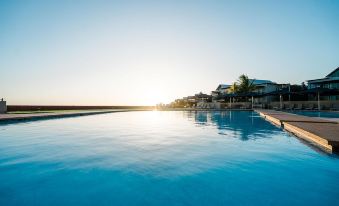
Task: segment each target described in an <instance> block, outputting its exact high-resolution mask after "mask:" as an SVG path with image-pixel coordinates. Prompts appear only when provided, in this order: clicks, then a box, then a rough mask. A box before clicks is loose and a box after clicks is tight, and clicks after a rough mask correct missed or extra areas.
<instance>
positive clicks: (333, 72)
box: [326, 67, 339, 77]
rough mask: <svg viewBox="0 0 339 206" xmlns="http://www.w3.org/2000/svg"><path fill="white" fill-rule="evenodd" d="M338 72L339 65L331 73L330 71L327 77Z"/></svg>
mask: <svg viewBox="0 0 339 206" xmlns="http://www.w3.org/2000/svg"><path fill="white" fill-rule="evenodd" d="M336 72H339V67H338V68H336V69H335V70H333V71H332V72H331V73H329V74H328V75H327V76H326V77H331V76H332V75H333V74H335V73H336Z"/></svg>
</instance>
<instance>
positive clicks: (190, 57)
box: [0, 0, 339, 105]
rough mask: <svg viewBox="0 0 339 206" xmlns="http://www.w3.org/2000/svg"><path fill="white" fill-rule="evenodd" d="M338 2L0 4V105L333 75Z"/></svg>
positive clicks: (159, 95)
mask: <svg viewBox="0 0 339 206" xmlns="http://www.w3.org/2000/svg"><path fill="white" fill-rule="evenodd" d="M338 11H339V1H334V0H332V1H326V0H318V1H312V0H305V1H301V0H293V1H273V0H272V1H252V0H248V1H236V0H234V1H213V0H212V1H198V0H192V1H185V0H179V1H142V0H138V1H94V0H93V1H80V0H74V1H60V0H58V1H49V0H48V1H29V0H23V1H15V0H8V1H6V0H2V1H0V98H1V97H4V98H6V99H7V100H8V102H9V104H63V105H69V104H75V105H93V104H94V105H148V104H155V103H157V102H165V103H166V102H169V101H171V100H173V99H175V98H177V97H182V96H187V95H191V94H194V93H197V92H200V91H203V92H207V93H209V92H210V91H211V90H213V89H215V88H216V86H217V85H218V84H219V83H232V82H233V81H235V80H236V79H237V77H238V76H239V75H240V74H242V73H245V74H247V75H249V76H250V77H251V78H257V79H269V80H272V81H276V82H281V83H286V82H291V83H301V82H302V81H305V80H307V79H313V78H321V77H323V76H325V75H326V74H327V73H329V72H330V71H331V70H333V69H334V68H336V67H338V66H339V12H338Z"/></svg>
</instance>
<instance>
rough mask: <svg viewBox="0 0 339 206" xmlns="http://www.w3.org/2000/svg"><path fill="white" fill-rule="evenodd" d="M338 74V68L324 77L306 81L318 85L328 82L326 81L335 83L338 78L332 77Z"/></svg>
mask: <svg viewBox="0 0 339 206" xmlns="http://www.w3.org/2000/svg"><path fill="white" fill-rule="evenodd" d="M337 72H339V67H338V68H336V69H335V70H333V71H332V72H331V73H329V74H328V75H327V76H326V77H324V78H321V79H311V80H306V81H307V82H309V83H320V82H328V81H337V80H339V77H338V76H333V75H334V74H335V73H337Z"/></svg>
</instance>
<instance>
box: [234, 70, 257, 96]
mask: <svg viewBox="0 0 339 206" xmlns="http://www.w3.org/2000/svg"><path fill="white" fill-rule="evenodd" d="M234 84H235V83H234ZM255 88H256V86H255V85H254V79H253V80H250V79H249V78H248V76H247V75H245V74H242V75H240V77H239V79H238V85H237V90H238V91H237V92H238V93H250V92H253V91H254V90H255Z"/></svg>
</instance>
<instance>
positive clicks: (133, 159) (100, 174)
mask: <svg viewBox="0 0 339 206" xmlns="http://www.w3.org/2000/svg"><path fill="white" fill-rule="evenodd" d="M338 177H339V159H338V156H337V155H329V154H325V153H321V152H318V151H316V150H315V149H313V148H312V147H310V146H309V145H308V144H304V143H302V142H301V141H300V140H298V139H297V138H295V137H293V136H291V135H289V134H288V133H286V132H284V131H282V130H281V129H280V128H278V127H275V126H273V125H272V124H270V123H268V122H266V121H265V120H263V119H262V118H260V117H259V116H258V115H257V114H256V113H254V112H245V111H243V112H240V111H238V112H124V113H113V114H102V115H93V116H85V117H75V118H63V119H52V120H45V121H35V122H25V123H18V124H9V125H1V126H0V205H6V206H8V205H165V206H166V205H198V206H199V205H333V204H334V203H335V202H337V198H338V196H339V178H338Z"/></svg>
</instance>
